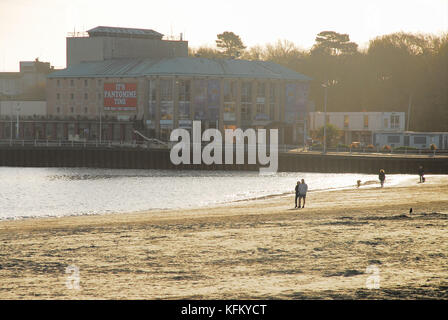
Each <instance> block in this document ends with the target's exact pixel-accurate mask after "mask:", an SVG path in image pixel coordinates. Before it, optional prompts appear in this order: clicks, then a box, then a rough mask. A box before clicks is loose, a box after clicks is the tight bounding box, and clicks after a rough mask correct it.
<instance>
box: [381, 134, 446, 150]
mask: <svg viewBox="0 0 448 320" xmlns="http://www.w3.org/2000/svg"><path fill="white" fill-rule="evenodd" d="M373 140H374V144H375V145H378V146H380V147H382V146H385V145H388V146H391V147H393V148H397V147H403V146H405V147H413V148H417V149H429V148H430V146H431V144H434V145H435V146H436V147H437V149H445V150H446V149H448V132H412V131H405V132H377V133H375V134H374V138H373Z"/></svg>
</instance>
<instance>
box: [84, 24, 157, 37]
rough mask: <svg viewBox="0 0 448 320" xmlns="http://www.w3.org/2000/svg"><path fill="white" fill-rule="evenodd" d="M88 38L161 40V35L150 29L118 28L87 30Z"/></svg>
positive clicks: (99, 27)
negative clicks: (107, 37)
mask: <svg viewBox="0 0 448 320" xmlns="http://www.w3.org/2000/svg"><path fill="white" fill-rule="evenodd" d="M87 33H88V34H89V36H90V37H95V36H109V37H133V38H147V39H162V37H163V34H161V33H158V32H156V31H154V30H151V29H135V28H118V27H103V26H98V27H96V28H93V29H90V30H87Z"/></svg>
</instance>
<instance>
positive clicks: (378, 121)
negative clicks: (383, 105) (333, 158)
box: [309, 112, 405, 144]
mask: <svg viewBox="0 0 448 320" xmlns="http://www.w3.org/2000/svg"><path fill="white" fill-rule="evenodd" d="M327 123H330V124H332V125H334V126H336V127H337V128H338V129H340V130H341V131H342V138H341V142H343V143H344V144H351V143H352V142H361V143H363V144H375V143H374V133H375V132H381V131H387V132H403V131H404V130H405V113H404V112H327ZM323 126H324V113H323V112H310V114H309V129H310V131H311V132H312V133H316V132H317V131H318V130H319V129H320V128H321V127H323Z"/></svg>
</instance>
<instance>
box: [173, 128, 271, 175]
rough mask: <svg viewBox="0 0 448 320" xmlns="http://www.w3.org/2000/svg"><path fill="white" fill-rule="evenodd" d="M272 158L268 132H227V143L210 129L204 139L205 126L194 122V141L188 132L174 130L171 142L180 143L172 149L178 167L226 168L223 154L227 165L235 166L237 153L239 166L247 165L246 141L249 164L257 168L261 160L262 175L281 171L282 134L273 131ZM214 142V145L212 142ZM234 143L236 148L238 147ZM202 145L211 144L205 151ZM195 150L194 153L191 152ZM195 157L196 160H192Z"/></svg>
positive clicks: (214, 130) (238, 130)
mask: <svg viewBox="0 0 448 320" xmlns="http://www.w3.org/2000/svg"><path fill="white" fill-rule="evenodd" d="M269 135H270V136H269V154H268V150H267V140H266V139H267V136H266V129H258V130H257V132H256V131H255V129H246V130H245V131H243V130H241V129H236V130H233V129H226V130H224V136H225V141H224V144H223V138H222V135H221V132H220V131H219V130H218V129H207V130H205V131H204V133H202V135H201V122H200V121H193V141H192V143H191V140H190V133H189V132H188V131H187V130H185V129H180V128H179V129H174V130H173V131H172V132H171V136H170V140H171V141H175V142H177V141H179V139H181V140H180V142H178V143H177V144H175V145H174V146H173V147H172V148H171V153H170V159H171V162H172V163H173V164H175V165H179V164H201V163H202V162H203V163H205V164H207V165H210V164H223V155H222V151H223V149H224V150H225V159H224V164H234V163H233V159H234V157H233V152H234V151H235V153H236V164H244V156H245V145H244V138H247V140H248V144H247V146H248V148H247V158H248V164H256V163H257V156H258V163H259V164H260V165H261V166H266V167H260V173H261V174H269V173H276V172H277V169H278V130H277V129H270V130H269ZM212 138H213V141H212ZM234 141H235V142H236V144H234ZM202 142H209V143H208V144H207V145H206V146H204V148H202ZM191 146H192V148H193V150H192V151H193V152H191ZM191 153H193V159H191Z"/></svg>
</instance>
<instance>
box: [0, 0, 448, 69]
mask: <svg viewBox="0 0 448 320" xmlns="http://www.w3.org/2000/svg"><path fill="white" fill-rule="evenodd" d="M99 25H103V26H116V27H133V28H147V29H153V30H155V31H158V32H160V33H163V34H165V35H171V34H173V35H179V34H180V33H181V32H182V33H184V39H186V40H188V41H189V46H190V47H198V46H201V45H208V46H214V44H215V39H216V35H217V34H218V33H222V32H223V31H232V32H234V33H236V34H238V35H239V36H240V37H241V39H242V40H243V42H244V44H245V45H246V46H248V47H250V46H253V45H257V44H261V45H263V44H266V43H274V42H276V41H277V40H278V39H286V40H289V41H292V42H294V43H295V44H296V45H298V46H299V47H301V48H305V49H308V48H310V47H311V46H312V45H313V43H314V39H315V37H316V34H317V33H319V32H320V31H323V30H333V31H336V32H340V33H348V34H349V35H350V38H351V40H352V41H355V42H356V43H358V44H359V45H360V46H366V45H367V44H368V41H369V40H370V39H372V38H374V37H375V36H378V35H382V34H387V33H392V32H396V31H406V32H425V33H435V34H440V33H442V32H447V31H448V0H368V1H367V0H365V1H361V0H338V1H335V0H333V1H332V0H325V1H324V0H306V1H302V0H221V1H215V0H158V1H153V0H146V1H141V0H120V1H118V0H71V1H65V0H0V71H18V69H19V61H23V60H34V59H35V58H36V57H39V59H40V60H41V61H47V62H51V64H52V65H54V66H56V67H65V63H66V58H65V57H66V56H65V38H66V36H67V33H68V32H73V30H74V29H75V30H76V31H85V30H88V29H90V28H94V27H96V26H99Z"/></svg>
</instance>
